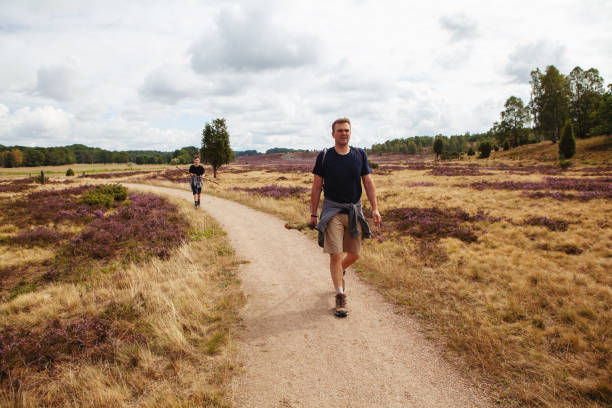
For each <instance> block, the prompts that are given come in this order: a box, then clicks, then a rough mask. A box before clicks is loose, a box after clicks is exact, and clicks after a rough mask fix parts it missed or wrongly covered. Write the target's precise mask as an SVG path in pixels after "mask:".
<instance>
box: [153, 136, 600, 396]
mask: <svg viewBox="0 0 612 408" xmlns="http://www.w3.org/2000/svg"><path fill="white" fill-rule="evenodd" d="M602 140H603V139H602ZM600 143H601V141H600ZM585 145H587V144H586V143H585ZM589 146H590V145H589ZM546 149H548V150H550V148H546ZM593 150H596V149H593ZM498 156H502V155H498ZM579 157H582V156H579ZM585 157H586V156H585ZM588 157H589V159H588V160H591V161H595V162H596V163H595V164H597V163H607V162H608V161H607V160H609V159H608V158H606V157H607V156H606V155H605V152H604V153H603V154H599V155H598V156H593V155H589V156H588ZM526 160H529V158H528V157H527V158H526ZM470 163H477V164H478V165H483V166H490V167H491V168H489V169H486V170H482V171H481V173H485V172H486V173H488V174H480V175H477V174H476V175H470V173H471V171H465V175H454V176H451V177H449V176H436V175H434V174H432V173H431V172H430V171H429V170H428V169H424V170H393V171H380V172H378V173H377V171H376V170H375V172H374V180H375V183H376V186H377V191H378V197H379V208H380V210H381V211H382V212H383V230H382V231H380V233H379V237H380V238H381V239H379V240H372V241H368V242H367V243H366V244H365V245H364V248H363V252H362V258H361V260H360V261H359V263H358V265H357V266H356V268H355V269H356V270H357V271H358V272H359V274H360V276H361V277H362V278H364V279H365V280H367V281H369V282H371V283H373V284H375V285H376V286H377V287H378V288H379V289H380V290H381V292H382V293H383V294H385V296H386V297H387V298H388V299H389V300H390V301H392V302H394V303H396V304H398V305H401V306H402V308H403V309H404V310H405V311H406V312H407V313H410V314H411V315H413V316H415V317H417V318H419V319H420V320H421V321H422V323H423V327H424V329H425V330H426V331H427V332H428V333H429V334H428V335H429V336H430V337H431V338H432V339H433V340H434V341H436V342H437V343H439V344H441V345H442V346H444V347H445V349H446V350H447V353H446V355H447V356H448V357H449V358H450V359H451V360H453V361H454V362H455V364H457V366H459V367H461V368H463V370H464V372H465V373H466V374H467V375H471V376H473V377H474V378H475V379H476V380H482V379H483V378H485V379H486V381H487V383H489V384H491V391H492V392H493V393H494V395H496V396H497V398H498V400H499V402H500V404H501V405H503V406H517V407H518V406H550V407H553V406H554V407H557V406H564V407H573V406H584V407H596V406H607V405H606V404H609V403H610V401H612V388H611V386H610V382H609V380H610V378H612V361H611V360H610V355H611V353H612V311H611V310H610V305H612V276H611V275H610V271H611V270H612V244H611V242H612V228H611V227H612V224H610V220H609V216H608V214H610V213H612V202H611V201H610V199H605V198H596V199H592V200H590V201H579V200H569V201H559V200H556V199H554V198H539V199H535V198H528V197H526V196H524V195H523V194H522V191H520V190H493V189H486V190H476V189H474V188H472V187H471V184H472V183H475V182H480V181H487V182H505V181H510V180H511V181H517V182H529V183H538V182H542V181H544V180H545V177H550V173H551V172H553V173H554V172H556V171H557V170H556V168H555V167H550V168H545V167H541V166H540V167H537V166H539V165H536V167H533V169H531V168H530V167H528V166H530V164H529V163H526V164H525V165H520V163H516V162H512V161H503V160H497V161H496V159H492V160H485V161H478V160H471V161H470ZM499 163H503V164H504V165H506V166H510V167H509V168H508V169H505V168H500V169H497V168H494V167H495V166H498V165H499ZM530 163H534V161H531V162H530ZM578 163H580V160H579V161H578ZM517 164H518V165H520V166H517ZM440 165H441V166H445V165H447V164H446V163H441V164H440ZM451 165H453V166H459V167H460V166H463V165H464V162H453V163H451ZM553 165H554V163H551V164H550V165H549V166H553ZM585 165H587V166H591V165H592V163H591V162H589V163H586V162H585ZM428 166H429V168H431V166H436V164H433V163H429V164H428ZM235 169H237V170H239V172H234V171H231V170H232V169H231V168H230V169H226V171H221V172H219V177H218V179H217V182H218V183H219V185H214V184H206V185H205V192H207V193H210V194H213V195H217V196H220V197H224V198H229V199H232V200H235V201H238V202H241V203H244V204H246V205H248V206H250V207H253V208H256V209H259V210H262V211H265V212H268V213H270V214H274V215H276V216H278V217H280V218H282V219H284V220H285V221H287V222H288V223H290V224H299V223H304V222H306V221H307V219H308V214H309V213H310V210H309V194H308V193H306V194H303V195H301V196H299V197H298V198H281V199H277V198H271V197H263V196H261V195H257V194H253V193H249V192H246V191H237V190H235V189H233V187H235V186H248V187H249V188H261V187H264V186H270V185H273V184H277V185H281V186H287V187H290V186H304V187H307V188H309V187H310V183H311V182H312V175H311V174H309V173H308V172H283V173H279V172H274V171H262V170H260V169H259V167H257V170H254V171H248V166H246V165H237V166H235ZM531 171H533V173H531ZM602 171H603V172H604V173H603V174H604V176H605V177H610V174H609V173H608V174H607V175H606V173H605V171H606V170H605V168H604V169H602ZM458 173H461V172H458ZM475 173H477V172H475ZM589 174H590V173H588V172H587V173H584V174H582V173H581V172H580V169H579V168H578V169H575V170H573V171H572V172H571V173H567V174H559V175H556V174H555V175H554V177H557V178H580V177H583V178H585V177H593V178H594V177H597V175H593V176H589ZM599 177H601V175H599ZM165 185H174V186H175V187H177V186H178V187H181V186H182V184H177V183H171V182H166V183H165ZM545 188H548V187H545ZM544 191H546V190H544ZM363 200H364V207H365V211H366V213H367V212H368V208H369V205H368V203H367V200H366V198H365V195H364V197H363ZM397 208H422V209H427V208H437V209H440V210H442V211H449V210H448V209H453V208H454V209H461V210H462V211H465V212H467V213H468V214H469V215H471V216H473V215H475V214H477V213H481V214H485V215H486V216H487V217H488V218H486V217H485V218H484V219H482V220H474V221H469V222H465V223H461V222H460V221H456V222H457V223H458V224H457V225H462V226H465V227H466V228H468V227H469V228H471V229H472V230H473V232H474V233H475V235H476V237H477V240H476V241H475V242H472V243H469V242H464V241H462V240H459V239H456V238H453V237H446V238H444V237H442V238H436V237H434V238H433V240H431V241H423V239H421V238H417V237H414V236H410V235H405V234H404V233H400V231H399V230H397V225H398V224H397V223H396V222H392V220H391V218H389V211H391V210H393V209H397ZM493 219H499V220H498V221H495V222H493V221H491V220H493ZM306 233H307V234H310V235H311V236H312V237H314V233H312V232H310V231H307V232H306Z"/></svg>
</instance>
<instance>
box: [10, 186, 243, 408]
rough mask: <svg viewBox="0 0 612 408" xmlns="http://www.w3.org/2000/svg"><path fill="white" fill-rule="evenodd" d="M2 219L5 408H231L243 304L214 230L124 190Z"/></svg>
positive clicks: (28, 205) (183, 208) (72, 195)
mask: <svg viewBox="0 0 612 408" xmlns="http://www.w3.org/2000/svg"><path fill="white" fill-rule="evenodd" d="M92 193H93V194H92ZM87 197H89V198H87ZM109 198H110V200H109ZM0 206H1V207H2V211H1V212H0V213H1V214H2V228H1V229H0V263H1V264H2V265H3V266H2V268H1V270H0V276H2V286H1V287H0V350H1V351H2V352H1V354H0V390H1V391H0V406H67V405H75V406H134V405H139V406H140V405H143V406H160V407H162V406H163V407H168V406H170V407H172V406H174V407H183V406H211V407H213V406H214V407H221V406H225V386H226V384H227V381H228V379H229V378H230V377H231V375H232V372H233V371H234V363H233V354H232V336H231V330H232V327H233V326H234V324H235V322H236V310H237V309H238V308H239V307H240V306H241V305H242V303H243V297H242V294H241V292H240V288H239V282H238V280H237V279H236V277H235V275H234V271H235V269H236V266H237V265H238V264H239V262H238V261H237V259H236V258H235V256H234V255H233V251H231V250H227V248H229V247H228V244H227V242H226V241H225V238H224V233H223V231H221V230H220V228H219V227H218V226H217V225H216V224H215V222H214V221H213V220H212V219H210V218H209V217H206V216H202V217H197V218H196V217H190V216H189V214H190V213H191V212H192V211H193V209H191V208H190V206H189V205H188V203H184V202H181V201H177V202H170V201H168V200H167V199H165V198H162V197H159V196H156V195H152V194H143V193H138V192H131V193H130V194H128V193H127V191H126V190H125V188H123V187H122V186H119V185H103V186H98V187H95V186H87V185H86V186H79V187H73V188H68V189H61V190H52V191H35V192H31V193H27V192H24V193H20V194H16V195H14V196H12V197H5V198H3V199H1V202H0ZM188 220H189V221H188ZM220 248H221V249H223V250H221V251H220V250H219V249H220ZM5 249H6V250H5ZM15 253H18V254H20V256H19V258H17V259H16V258H15V255H13V254H15ZM37 254H42V255H37ZM5 265H9V266H5Z"/></svg>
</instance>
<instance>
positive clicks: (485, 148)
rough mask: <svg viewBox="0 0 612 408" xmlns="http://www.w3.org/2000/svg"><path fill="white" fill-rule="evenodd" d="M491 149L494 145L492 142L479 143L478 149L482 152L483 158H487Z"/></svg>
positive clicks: (481, 156)
mask: <svg viewBox="0 0 612 408" xmlns="http://www.w3.org/2000/svg"><path fill="white" fill-rule="evenodd" d="M491 149H493V145H491V142H486V141H485V142H481V143H480V144H479V145H478V151H479V152H480V156H479V157H480V158H481V159H486V158H487V157H489V156H490V155H491Z"/></svg>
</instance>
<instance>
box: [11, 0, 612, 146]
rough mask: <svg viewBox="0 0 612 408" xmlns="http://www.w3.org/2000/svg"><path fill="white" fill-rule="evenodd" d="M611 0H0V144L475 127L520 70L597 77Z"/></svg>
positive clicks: (296, 138) (184, 141) (273, 141)
mask: <svg viewBox="0 0 612 408" xmlns="http://www.w3.org/2000/svg"><path fill="white" fill-rule="evenodd" d="M610 21H612V1H610V0H571V1H570V0H554V1H548V0H546V1H541V0H528V1H524V0H515V1H507V0H506V1H503V2H502V1H496V0H492V1H487V2H485V1H481V0H478V1H464V0H459V1H457V0H454V1H453V0H449V1H446V0H444V1H435V0H433V1H419V2H412V1H405V0H404V1H401V0H398V1H390V0H389V1H387V0H372V1H370V0H325V1H322V0H313V1H310V2H298V1H277V0H261V1H256V0H253V1H242V2H241V1H236V2H232V1H214V0H209V1H207V0H200V1H196V0H191V1H187V0H185V1H177V2H170V1H166V0H164V1H153V0H147V1H132V0H122V1H112V0H107V1H96V2H94V1H77V0H75V1H69V0H65V1H59V0H58V1H55V0H45V1H42V0H41V1H33V0H15V1H12V0H2V6H1V7H0V60H1V61H2V64H0V144H4V145H14V144H19V145H25V146H58V145H66V144H72V143H83V144H86V145H88V146H97V147H103V148H106V149H110V150H125V149H155V150H164V151H169V150H174V149H176V148H180V147H183V146H188V145H195V146H200V139H201V132H202V128H203V127H204V125H205V124H206V122H210V121H211V120H212V119H214V118H218V117H223V118H225V119H226V120H227V124H228V128H229V131H230V135H231V145H232V148H234V149H235V150H245V149H257V150H259V151H264V150H266V149H268V148H271V147H277V146H278V147H293V148H308V149H312V148H317V149H318V148H321V147H323V146H326V145H330V144H331V141H332V140H331V136H330V128H329V126H330V124H331V122H332V121H333V120H334V119H335V118H337V117H341V116H348V117H349V118H351V121H352V123H353V136H352V143H353V144H354V145H357V146H367V147H369V146H370V145H371V144H373V143H378V142H381V141H384V140H387V139H392V138H397V137H409V136H415V135H435V134H438V133H442V134H446V135H450V134H462V133H464V132H466V131H469V132H472V133H475V132H481V131H486V130H488V129H489V128H490V127H491V125H492V123H493V122H494V121H496V120H498V118H499V113H500V111H501V110H502V109H503V104H504V102H505V100H506V99H507V98H508V97H509V96H511V95H516V96H519V97H521V98H522V99H523V100H524V101H525V102H527V101H528V100H529V93H530V86H529V72H530V71H531V70H532V69H535V68H536V67H540V68H541V69H544V68H545V67H546V66H547V65H550V64H554V65H556V66H557V67H558V68H559V69H560V71H561V72H563V73H565V74H568V73H569V72H570V71H571V69H572V68H573V67H575V66H576V65H580V66H581V67H582V68H583V69H588V68H591V67H595V68H597V69H599V71H600V74H601V75H602V76H603V77H604V80H605V81H606V83H610V82H612V29H611V27H612V26H611V25H610Z"/></svg>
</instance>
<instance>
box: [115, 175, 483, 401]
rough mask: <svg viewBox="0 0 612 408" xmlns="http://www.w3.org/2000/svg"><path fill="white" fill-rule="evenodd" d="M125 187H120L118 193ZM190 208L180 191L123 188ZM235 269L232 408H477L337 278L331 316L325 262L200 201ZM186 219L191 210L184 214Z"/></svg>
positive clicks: (303, 241)
mask: <svg viewBox="0 0 612 408" xmlns="http://www.w3.org/2000/svg"><path fill="white" fill-rule="evenodd" d="M124 184H125V183H124ZM125 185H126V186H127V187H133V188H138V189H144V190H149V191H155V192H156V193H162V194H170V195H173V196H179V197H184V198H186V199H188V200H190V201H191V200H193V196H192V195H191V192H189V191H184V190H183V191H181V190H178V189H171V188H164V187H153V186H146V185H136V184H125ZM202 209H203V210H205V211H206V212H208V213H209V214H210V215H212V216H213V217H214V218H215V219H217V220H218V222H219V223H220V224H221V226H222V227H223V229H224V230H225V231H226V232H227V234H228V239H229V242H230V243H231V245H232V247H233V248H234V249H235V250H236V252H237V254H238V256H239V257H240V258H241V259H244V260H248V261H249V263H248V264H245V265H242V266H241V269H240V278H241V280H242V282H243V290H244V292H245V294H246V296H247V305H246V307H245V308H244V309H243V311H242V317H243V319H244V320H243V325H244V332H243V333H240V334H239V339H238V340H237V342H238V347H239V350H240V351H239V353H240V360H241V361H243V362H244V369H245V370H244V371H245V372H244V373H243V374H239V375H237V376H236V377H235V378H234V380H233V382H232V402H233V404H234V405H235V406H236V407H258V408H259V407H351V408H353V407H419V408H421V407H423V408H424V407H427V408H430V407H453V408H455V407H487V406H491V403H490V402H489V400H488V399H487V398H486V397H485V396H483V394H482V393H481V392H479V391H478V390H476V389H474V388H472V387H470V386H469V385H468V384H467V381H465V380H464V379H462V378H461V376H460V375H459V374H458V373H457V372H456V371H455V370H453V369H452V368H451V367H450V365H449V364H448V363H447V362H446V361H445V360H444V359H442V358H441V357H440V354H439V352H438V351H437V350H436V348H435V347H434V346H433V345H431V343H430V342H428V341H427V340H426V339H424V337H423V336H422V335H421V334H420V331H419V326H418V324H417V323H416V322H415V321H413V320H411V319H409V318H407V317H405V316H401V315H399V314H397V313H395V312H394V308H393V306H391V305H389V304H388V303H387V302H385V301H384V300H383V299H382V297H381V296H380V295H379V294H378V293H376V292H375V291H374V290H373V289H371V288H369V287H367V286H366V285H365V284H364V283H362V282H360V281H359V279H358V278H355V277H354V275H353V274H352V273H350V271H349V272H347V279H346V286H347V299H348V307H349V310H350V314H349V317H347V318H345V319H338V318H336V317H334V316H333V306H334V291H333V288H332V284H331V278H330V277H329V261H328V259H329V257H328V256H327V255H325V254H323V252H322V250H321V249H320V248H319V247H318V246H317V244H316V242H314V241H313V240H312V239H310V238H308V237H306V236H305V235H303V234H302V233H300V232H298V231H296V230H286V229H285V228H284V222H283V221H281V220H280V219H278V218H276V217H273V216H271V215H268V214H265V213H263V212H260V211H257V210H253V209H250V208H248V207H245V206H243V205H241V204H238V203H235V202H232V201H228V200H224V199H221V198H217V197H212V196H208V195H202ZM194 211H196V210H194Z"/></svg>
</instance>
